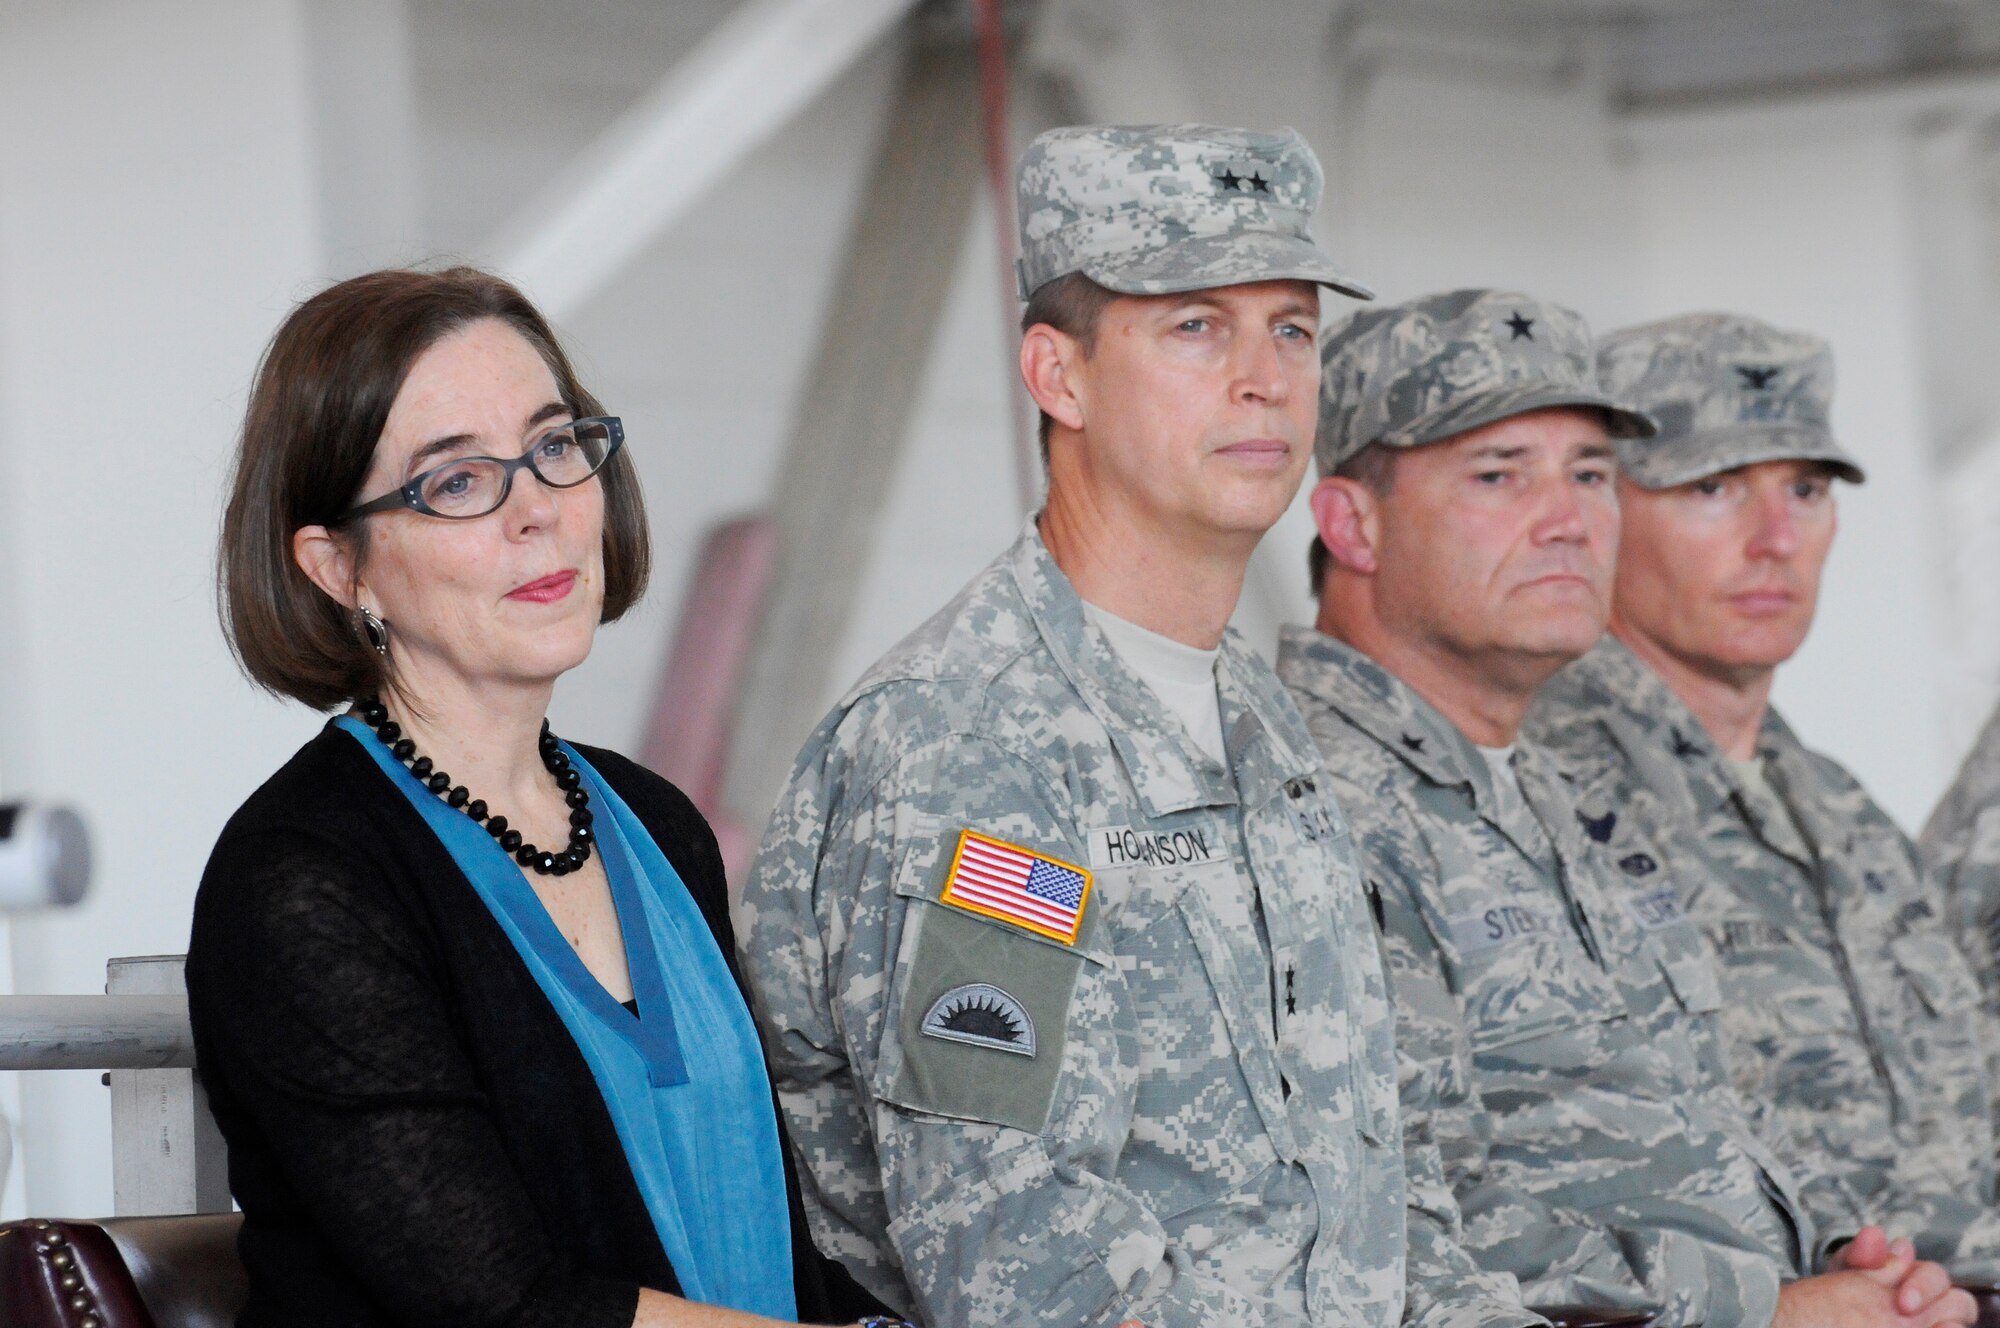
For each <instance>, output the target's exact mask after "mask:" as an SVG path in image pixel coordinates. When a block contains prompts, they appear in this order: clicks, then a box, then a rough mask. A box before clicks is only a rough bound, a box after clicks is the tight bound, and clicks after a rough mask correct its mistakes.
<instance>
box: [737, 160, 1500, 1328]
mask: <svg viewBox="0 0 2000 1328" xmlns="http://www.w3.org/2000/svg"><path fill="white" fill-rule="evenodd" d="M1019 183H1020V216H1021V226H1022V260H1021V275H1022V291H1023V294H1024V296H1027V297H1029V306H1028V310H1027V314H1026V316H1025V317H1024V319H1023V325H1024V328H1025V331H1024V335H1023V340H1022V353H1021V364H1022V374H1023V377H1024V379H1025V380H1026V382H1027V385H1028V387H1029V389H1030V391H1031V392H1032V393H1033V395H1034V396H1035V399H1036V400H1037V402H1038V403H1039V404H1040V406H1041V408H1042V410H1043V412H1044V425H1043V427H1044V449H1045V455H1046V456H1047V459H1048V466H1049V493H1048V500H1047V504H1046V506H1045V508H1044V510H1043V511H1042V512H1041V513H1040V514H1039V516H1038V517H1037V518H1036V519H1035V520H1033V521H1031V522H1030V523H1029V524H1028V526H1027V528H1026V529H1024V530H1023V532H1022V534H1021V536H1020V538H1019V539H1018V540H1017V541H1016V542H1015V543H1014V545H1013V547H1012V548H1010V549H1008V550H1007V551H1006V552H1005V553H1003V554H1002V555H1001V556H1000V557H999V558H998V559H996V560H995V561H994V562H993V563H992V564H991V565H990V566H989V567H988V568H987V569H986V570H985V571H984V572H982V573H980V574H979V575H978V576H977V577H976V578H974V580H973V581H972V583H971V584H970V585H969V586H967V587H966V589H965V590H964V591H963V592H961V593H960V595H959V596H958V597H957V598H956V599H954V600H953V601H952V602H951V603H950V604H948V605H947V606H946V607H945V608H944V609H943V610H942V611H941V612H939V613H938V614H937V615H936V616H935V617H933V618H932V619H931V620H930V621H929V622H928V623H926V624H925V625H924V626H923V627H921V628H919V629H918V630H917V631H916V632H915V633H914V634H913V635H912V636H910V637H909V638H908V639H907V640H905V641H904V642H903V643H902V644H901V645H899V646H897V647H896V648H895V649H894V650H892V651H891V652H890V653H889V654H888V655H887V656H885V657H884V658H883V659H882V660H881V661H880V662H879V663H878V664H877V665H876V666H875V667H874V668H873V669H872V670H870V671H869V673H868V674H867V676H866V677H864V678H863V679H862V680H861V682H859V683H858V684H857V685H856V686H855V688H854V689H853V690H852V691H851V692H850V693H849V694H848V695H847V697H846V698H845V699H844V700H842V701H841V702H840V703H839V704H838V705H837V706H836V707H835V708H834V710H833V712H832V713H831V714H830V715H828V716H827V718H826V720H825V721H824V722H823V723H822V724H821V725H820V727H819V728H818V730H817V731H816V732H815V733H814V734H813V735H812V737H811V739H810V740H809V741H808V742H807V744H806V747H805V749H804V751H803V753H802V754H801V756H800V758H799V762H798V765H797V766H796V768H795V770H794V773H793V777H792V779H791V782H790V784H789V786H788V788H787V789H786V791H785V793H784V795H783V796H782V798H781V800H780V802H779V805H778V808H777V811H776V813H775V814H774V817H773V820H772V822H771V825H770V827H769V830H768V831H767V833H766V836H765V840H764V845H763V849H762V852H761V854H760V857H759V859H758V863H757V867H756V869H755V871H754V873H753V876H752V879H751V880H750V882H749V884H748V889H747V895H746V898H745V900H744V903H743V906H742V922H741V933H740V934H741V935H742V937H743V960H744V965H745V968H746V970H747V973H748V977H749V979H750V984H751V986H752V988H753V992H754V998H755V1005H756V1008H757V1011H758V1013H759V1016H760V1019H761V1022H762V1024H763V1027H764V1031H765V1036H766V1040H767V1045H768V1048H769V1053H770V1057H771V1062H772V1069H773V1074H774V1078H775V1079H776V1082H777V1088H778V1092H779V1096H780V1098H781V1101H782V1105H783V1108H784V1110H785V1112H786V1115H787V1117H788V1119H789V1121H790V1124H791V1126H792V1130H793V1139H794V1141H795V1143H796V1144H797V1147H798V1153H799V1160H800V1163H801V1171H802V1175H803V1180H804V1189H805V1194H806V1198H807V1204H808V1212H809V1215H810V1218H811V1221H812V1224H813V1229H814V1233H815V1235H816V1236H817V1237H818V1238H819V1240H820V1242H821V1244H822V1247H823V1248H825V1249H827V1250H829V1251H830V1252H832V1253H834V1254H836V1255H838V1256H839V1257H840V1258H842V1259H843V1260H845V1261H846V1262H847V1264H848V1265H849V1266H850V1267H851V1268H852V1269H853V1270H854V1272H855V1273H856V1275H857V1276H858V1277H859V1278H860V1279H861V1280H862V1281H863V1282H864V1283H865V1284H866V1285H868V1286H869V1287H870V1288H871V1289H872V1290H874V1291H875V1292H876V1293H877V1294H879V1295H880V1296H882V1297H883V1298H885V1299H887V1300H889V1301H891V1302H892V1303H896V1304H898V1305H901V1306H904V1307H906V1308H908V1309H910V1310H912V1311H914V1312H915V1313H916V1314H918V1315H919V1316H920V1317H921V1318H922V1319H923V1320H924V1321H925V1322H926V1323H928V1324H931V1325H933V1328H947V1326H950V1328H956V1326H957V1325H968V1326H971V1325H977V1326H978V1328H990V1326H992V1325H1000V1324H1062V1325H1095V1324H1103V1325H1111V1324H1116V1323H1119V1322H1121V1321H1124V1320H1133V1319H1135V1320H1139V1321H1142V1322H1143V1323H1144V1324H1146V1325H1147V1326H1148V1328H1182V1326H1186V1328H1194V1326H1195V1325H1214V1324H1262V1325H1308V1324H1325V1325H1333V1324H1341V1325H1347V1324H1356V1325H1390V1324H1395V1323H1398V1322H1404V1323H1415V1324H1427V1325H1428V1324H1436V1325H1450V1326H1453V1328H1457V1326H1464V1328H1474V1326H1477V1325H1496V1326H1498V1325H1510V1324H1527V1323H1533V1322H1535V1320H1534V1318H1533V1316H1531V1315H1529V1314H1527V1313H1526V1312H1525V1311H1523V1310H1522V1309H1521V1308H1520V1303H1519V1299H1518V1290H1517V1288H1516V1287H1515V1286H1514V1284H1513V1282H1512V1281H1511V1279H1506V1278H1496V1277H1492V1276H1490V1275H1485V1274H1482V1273H1480V1272H1479V1271H1478V1270H1477V1269H1476V1268H1475V1267H1474V1266H1473V1265H1472V1263H1471V1262H1470V1260H1469V1259H1467V1258H1466V1256H1465V1254H1464V1252H1463V1250H1461V1249H1460V1248H1459V1247H1458V1245H1457V1235H1458V1232H1457V1223H1458V1218H1457V1211H1456V1209H1455V1208H1454V1206H1453V1205H1452V1202H1451V1198H1450V1195H1449V1192H1448V1191H1446V1190H1445V1189H1444V1188H1443V1186H1442V1184H1441V1179H1440V1174H1439V1168H1438V1162H1437V1156H1436V1153H1435V1151H1434V1150H1430V1149H1427V1148H1425V1147H1424V1146H1422V1143H1421V1141H1420V1140H1415V1141H1412V1142H1411V1146H1410V1147H1408V1148H1407V1149H1406V1148H1405V1146H1404V1139H1403V1137H1402V1132H1401V1129H1400V1125H1399V1121H1398V1116H1397V1109H1396V1088H1395V1077H1396V1066H1395V1062H1394V1048H1393V1042H1392V1032H1393V1022H1392V1017H1391V1014H1390V1011H1389V1007H1388V1001H1387V996H1386V991H1385V986H1384V980H1383V975H1382V970H1381V967H1380V963H1379V955H1378V952H1377V949H1376V946H1375V943H1374V939H1373V936H1372V931H1371V925H1370V921H1369V917H1368V912H1367V905H1366V902H1365V901H1364V899H1363V897H1362V893H1361V889H1360V882H1359V879H1358V877H1357V876H1356V874H1355V871H1354V866H1353V861H1352V858H1351V853H1350V846H1349V841H1348V835H1347V828H1346V824H1345V822H1344V821H1343V820H1342V819H1341V814H1340V810H1339V808H1338V807H1337V806H1336V805H1335V804H1334V802H1333V799H1332V797H1331V794H1330V792H1329V788H1328V781H1327V779H1326V777H1325V772H1324V771H1323V770H1322V769H1321V766H1320V762H1319V758H1318V755H1317V753H1316V752H1315V751H1314V749H1313V745H1312V740H1311V738H1310V736H1309V735H1308V734H1307V733H1306V731H1305V729H1304V726H1303V724H1302V722H1301V721H1300V719H1299V716H1298V714H1297V712H1296V711H1295V710H1294V709H1293V707H1292V705H1291V703H1290V701H1289V700H1288V699H1287V697H1286V695H1285V692H1284V689H1283V688H1282V687H1281V686H1280V685H1279V684H1278V681H1277V678H1276V677H1275V676H1274V675H1273V674H1272V672H1271V670H1270V668H1269V666H1268V665H1267V664H1265V663H1264V662H1262V661H1261V660H1260V659H1259V658H1258V656H1257V655H1256V654H1255V653H1254V652H1253V651H1251V650H1250V649H1249V648H1248V647H1247V646H1246V645H1245V644H1244V643H1243V642H1242V640H1241V639H1240V638H1238V637H1236V636H1235V635H1233V634H1231V633H1229V632H1227V631H1226V624H1227V620H1228V618H1229V614H1230V611H1231V610H1232V608H1233V607H1234V605H1235V601H1236V598H1237V596H1238V594H1239V592H1240V590H1241V586H1242V581H1243V576H1244V573H1245V570H1246V567H1247V564H1248V560H1249V557H1250V553H1251V551H1252V549H1253V547H1254V546H1255V544H1256V542H1257V540H1258V538H1259V537H1260V536H1261V535H1262V533H1263V532H1264V530H1265V529H1267V528H1268V527H1269V525H1270V524H1271V523H1272V522H1273V521H1275V520H1276V519H1277V517H1278V516H1279V514H1280V513H1281V512H1282V511H1283V510H1284V508H1285V506H1286V505H1287V503H1288V501H1289V500H1290V498H1291V497H1292V495H1293V494H1294V492H1295V491H1296V489H1297V486H1298V483H1299V480H1300V478H1301V476H1302V474H1303V470H1304V466H1305V463H1306V457H1307V454H1308V450H1309V448H1310V446H1311V439H1312V430H1313V421H1314V415H1315V400H1316V395H1317V386H1318V377H1319V363H1318V358H1317V353H1316V346H1315V340H1316V329H1317V327H1318V305H1319V289H1320V287H1322V286H1325V287H1331V288H1333V289H1335V290H1339V291H1345V292H1349V293H1358V292H1359V288H1358V287H1356V286H1354V285H1353V284H1352V282H1351V281H1350V280H1349V279H1348V278H1347V277H1345V276H1344V275H1342V274H1341V272H1340V271H1339V270H1338V269H1337V268H1336V267H1335V266H1334V265H1333V263H1332V262H1331V261H1330V260H1329V259H1328V258H1327V257H1326V256H1325V255H1324V254H1323V253H1322V252H1321V251H1320V250H1319V249H1318V247H1317V246H1316V245H1315V244H1314V243H1313V242H1312V240H1311V238H1310V237H1309V235H1308V233H1307V230H1306V226H1307V222H1308V220H1309V218H1310V216H1311V213H1312V210H1313V208H1314V206H1315V205H1316V204H1317V202H1318V200H1319V194H1320V187H1321V179H1320V173H1319V167H1318V163H1317V162H1316V161H1315V160H1314V158H1313V156H1312V153H1311V151H1310V150H1309V149H1308V148H1307V147H1306V145H1305V144H1304V142H1303V141H1301V140H1300V139H1299V138H1298V136H1297V135H1296V134H1293V133H1291V132H1290V131H1285V132H1283V133H1278V134H1257V133H1246V132H1242V131H1238V130H1229V129H1210V128H1203V127H1196V126H1179V127H1155V128H1128V129H1100V128H1085V129H1065V130H1057V131H1054V132H1052V133H1049V134H1044V135H1043V136H1042V137H1040V138H1039V139H1037V140H1036V141H1035V143H1034V145H1033V146H1032V147H1031V148H1030V149H1029V151H1028V153H1027V156H1026V158H1025V160H1024V162H1023V163H1022V166H1021V170H1020V181H1019Z"/></svg>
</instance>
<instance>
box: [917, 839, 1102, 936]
mask: <svg viewBox="0 0 2000 1328" xmlns="http://www.w3.org/2000/svg"><path fill="white" fill-rule="evenodd" d="M1089 898H1090V873H1089V872H1088V871H1085V870H1084V869H1083V868H1082V867H1077V866H1073V865H1072V864H1070V863H1067V862H1059V861H1057V860H1056V859H1055V858H1051V857H1046V856H1044V855H1042V854H1040V853H1036V852H1033V851H1032V850H1029V849H1025V848H1022V847H1021V846H1020V845H1018V844H1009V843H1007V842H1006V841H1005V840H1000V839H993V838H989V837H988V836H986V835H982V834H980V833H979V832H978V831H976V830H967V831H964V832H963V833H962V834H960V835H959V837H958V852H957V853H955V854H954V855H952V860H951V875H950V876H948V877H946V878H945V883H944V893H943V894H941V895H939V896H938V902H939V903H943V904H950V905H951V906H952V907H953V908H962V909H964V910H966V911H967V912H968V913H977V914H979V915H980V916H982V917H988V918H994V919H996V920H998V921H1000V922H1009V923H1012V924H1013V925H1014V926H1016V927H1022V928H1025V929H1027V930H1028V931H1031V932H1034V933H1035V934H1036V935H1037V936H1046V937H1048V938H1049V939H1050V940H1052V941H1060V942H1062V943H1063V944H1064V945H1075V944H1076V936H1077V933H1078V932H1079V931H1081V930H1082V929H1083V905H1084V901H1085V900H1087V899H1089Z"/></svg>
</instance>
